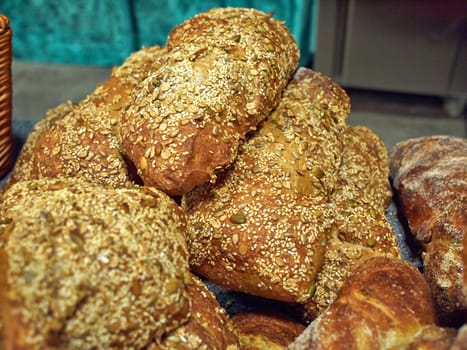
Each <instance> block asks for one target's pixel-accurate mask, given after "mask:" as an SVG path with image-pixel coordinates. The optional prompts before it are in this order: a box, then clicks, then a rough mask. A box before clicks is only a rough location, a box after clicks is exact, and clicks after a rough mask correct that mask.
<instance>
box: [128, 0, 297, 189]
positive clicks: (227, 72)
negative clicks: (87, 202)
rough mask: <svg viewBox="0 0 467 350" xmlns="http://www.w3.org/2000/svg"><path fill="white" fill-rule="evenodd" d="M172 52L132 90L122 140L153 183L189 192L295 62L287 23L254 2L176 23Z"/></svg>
mask: <svg viewBox="0 0 467 350" xmlns="http://www.w3.org/2000/svg"><path fill="white" fill-rule="evenodd" d="M167 47H168V52H167V54H166V55H164V57H163V58H162V64H161V65H160V68H159V69H157V70H155V71H154V72H153V73H152V74H151V75H150V76H149V77H148V78H147V79H146V80H145V81H143V82H141V84H140V85H139V86H138V88H136V89H135V90H134V91H133V94H132V96H133V101H132V102H131V104H130V106H129V108H128V109H127V111H126V112H125V113H123V115H122V118H121V124H120V125H121V130H120V134H121V142H122V145H123V148H124V150H125V153H126V155H127V156H128V158H129V159H131V160H132V161H133V163H134V164H135V166H136V168H137V169H138V174H139V175H140V176H141V178H142V179H143V181H144V183H145V184H147V185H152V186H155V187H157V188H160V189H161V190H163V191H164V192H166V193H168V194H170V195H180V194H184V193H186V192H188V191H190V190H191V189H193V188H194V187H195V186H196V185H199V184H202V183H204V182H206V181H208V180H214V179H215V175H216V172H217V171H219V170H221V169H224V168H225V167H227V166H228V165H230V164H231V163H232V162H233V161H234V159H235V157H236V155H237V149H238V146H239V144H240V143H241V141H242V140H243V138H244V137H245V134H246V133H247V132H248V131H250V130H254V129H255V128H256V126H257V125H258V123H259V122H260V121H262V120H263V119H264V118H265V117H266V116H267V115H268V114H269V113H270V111H271V110H272V109H273V108H274V107H275V106H276V105H277V103H278V101H279V98H280V95H281V92H282V89H283V88H284V87H285V85H286V84H287V81H288V80H289V79H290V77H291V75H292V73H293V72H294V70H295V69H296V68H297V64H298V59H299V52H298V47H297V45H296V43H295V41H294V39H293V37H292V35H291V34H290V32H289V30H288V29H287V27H286V26H285V25H284V24H283V23H282V22H280V21H277V20H275V19H273V18H271V16H270V15H268V14H265V13H263V12H261V11H258V10H254V9H244V8H221V9H212V10H210V11H208V12H205V13H201V14H199V15H196V16H194V17H193V18H191V19H189V20H187V21H186V22H184V23H182V24H181V25H180V26H178V27H176V28H174V30H173V31H172V32H171V34H170V35H169V38H168V41H167Z"/></svg>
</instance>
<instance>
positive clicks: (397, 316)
mask: <svg viewBox="0 0 467 350" xmlns="http://www.w3.org/2000/svg"><path fill="white" fill-rule="evenodd" d="M455 333H456V331H455V330H454V329H447V328H440V327H438V326H437V325H436V314H435V309H434V305H433V301H432V299H431V292H430V288H429V286H428V284H427V283H426V281H425V280H424V278H423V276H422V275H421V273H420V272H419V271H418V270H417V269H416V268H415V267H414V266H412V265H410V264H409V263H408V262H405V261H403V260H401V259H394V258H385V257H375V258H373V259H369V260H367V261H365V263H364V264H361V265H359V266H358V268H357V270H356V271H355V272H354V273H353V274H352V275H351V276H350V277H349V278H348V279H347V280H346V282H345V283H344V284H343V286H342V288H341V289H340V291H339V293H338V295H337V297H336V299H335V300H334V301H333V303H332V304H331V305H330V306H329V308H328V309H327V310H326V311H325V312H324V313H322V314H321V315H320V316H319V317H318V318H317V319H315V320H314V321H313V322H312V323H311V324H310V325H309V326H308V327H307V329H306V330H305V331H304V332H303V333H302V334H301V335H300V336H299V337H298V338H297V339H296V340H295V342H294V343H292V344H291V345H290V346H289V349H290V350H301V349H307V350H311V349H323V350H324V349H326V350H337V349H345V350H348V349H359V350H365V349H419V348H423V349H440V350H441V349H449V346H450V344H451V343H452V341H453V338H454V336H455Z"/></svg>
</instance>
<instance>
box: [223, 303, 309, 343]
mask: <svg viewBox="0 0 467 350" xmlns="http://www.w3.org/2000/svg"><path fill="white" fill-rule="evenodd" d="M232 323H233V325H234V327H235V330H236V332H237V334H238V337H239V340H240V344H241V349H242V350H283V349H285V348H286V347H287V346H288V345H289V344H290V343H292V342H293V341H294V340H295V338H297V337H298V336H299V335H300V334H301V333H302V332H303V331H304V329H305V325H304V324H303V323H301V322H299V321H298V320H296V319H294V318H292V317H290V316H289V315H286V314H284V313H282V312H278V311H277V310H272V309H257V310H255V311H244V312H241V313H238V314H236V315H234V316H232Z"/></svg>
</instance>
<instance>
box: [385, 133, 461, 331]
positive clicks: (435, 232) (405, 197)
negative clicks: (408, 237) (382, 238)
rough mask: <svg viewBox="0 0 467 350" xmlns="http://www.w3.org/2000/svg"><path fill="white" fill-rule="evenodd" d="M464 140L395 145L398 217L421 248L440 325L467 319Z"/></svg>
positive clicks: (393, 161) (432, 138)
mask: <svg viewBox="0 0 467 350" xmlns="http://www.w3.org/2000/svg"><path fill="white" fill-rule="evenodd" d="M466 165H467V141H466V140H465V139H461V138H456V137H451V136H430V137H422V138H417V139H411V140H407V141H405V142H401V143H399V144H397V145H396V146H395V147H394V149H393V151H392V154H391V163H390V166H391V177H392V179H393V184H394V187H395V188H396V190H397V198H398V203H399V205H400V208H401V213H402V215H403V216H404V217H405V218H406V219H407V223H408V226H409V228H410V231H411V233H412V234H413V236H414V237H415V238H416V239H417V240H418V241H419V242H420V243H421V244H422V246H423V248H424V253H423V254H422V258H423V265H424V270H425V277H426V278H427V280H428V282H429V283H430V286H431V289H432V291H433V295H434V298H435V300H436V307H437V310H438V312H439V315H440V317H441V320H442V321H443V322H445V323H446V324H455V323H456V322H459V321H461V320H462V319H465V317H466V313H467V304H465V303H463V301H464V300H463V293H462V286H463V274H464V266H463V263H462V251H463V250H464V249H465V245H464V243H463V242H464V236H465V232H466V231H467V217H466V215H465V213H466V212H467V167H466Z"/></svg>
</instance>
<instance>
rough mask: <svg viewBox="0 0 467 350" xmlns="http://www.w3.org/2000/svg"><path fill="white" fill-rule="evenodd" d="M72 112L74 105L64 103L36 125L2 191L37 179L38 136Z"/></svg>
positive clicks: (49, 112) (51, 110)
mask: <svg viewBox="0 0 467 350" xmlns="http://www.w3.org/2000/svg"><path fill="white" fill-rule="evenodd" d="M72 110H73V104H72V103H71V102H65V103H62V104H61V105H58V106H57V107H55V108H52V109H50V110H49V111H47V113H46V115H45V117H44V118H42V119H41V120H39V121H38V122H37V123H36V124H35V125H34V127H33V129H32V130H31V132H30V133H29V135H28V137H27V139H26V141H25V143H24V145H23V147H22V149H21V152H20V154H19V156H18V159H17V160H16V163H15V166H14V168H13V171H12V174H11V175H10V177H9V178H8V180H7V182H6V183H5V185H4V186H3V188H2V191H3V190H6V189H8V188H9V187H10V186H12V185H13V184H14V183H16V182H19V181H28V180H36V179H37V176H36V174H35V173H34V171H33V164H34V145H35V143H36V140H37V138H38V136H39V135H41V134H42V133H43V132H44V131H45V130H47V129H49V128H50V127H51V125H53V124H54V123H56V122H57V121H58V120H60V119H62V118H64V117H65V116H66V115H67V114H69V113H70V112H71V111H72Z"/></svg>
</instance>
